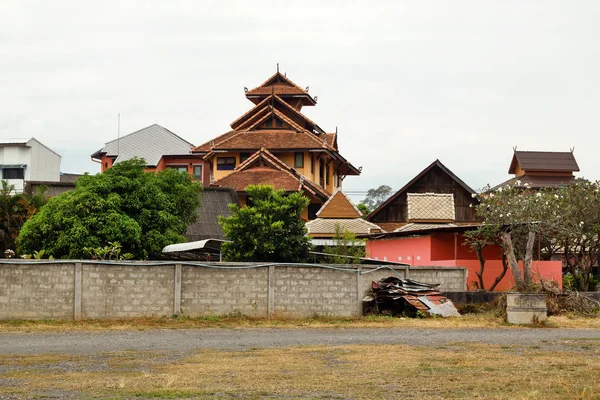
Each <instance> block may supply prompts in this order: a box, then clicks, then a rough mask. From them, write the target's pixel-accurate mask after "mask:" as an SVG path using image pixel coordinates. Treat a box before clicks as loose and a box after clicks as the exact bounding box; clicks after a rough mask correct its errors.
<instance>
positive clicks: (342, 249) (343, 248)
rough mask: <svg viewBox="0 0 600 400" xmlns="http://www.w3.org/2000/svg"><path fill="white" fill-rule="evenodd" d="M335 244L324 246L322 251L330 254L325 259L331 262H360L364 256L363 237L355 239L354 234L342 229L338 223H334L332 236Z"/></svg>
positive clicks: (364, 242)
mask: <svg viewBox="0 0 600 400" xmlns="http://www.w3.org/2000/svg"><path fill="white" fill-rule="evenodd" d="M333 240H334V241H335V245H333V246H326V247H325V248H324V249H323V252H324V253H327V254H330V255H329V256H327V257H326V258H325V261H326V262H328V263H332V264H360V259H361V258H362V257H365V244H366V242H367V241H366V240H365V239H357V238H356V234H355V233H352V232H349V231H348V230H345V231H342V228H341V226H340V224H336V225H335V235H334V236H333Z"/></svg>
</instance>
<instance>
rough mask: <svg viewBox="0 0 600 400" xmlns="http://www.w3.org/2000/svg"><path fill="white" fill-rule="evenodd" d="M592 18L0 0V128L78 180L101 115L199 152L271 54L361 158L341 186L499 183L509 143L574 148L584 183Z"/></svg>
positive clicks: (484, 9)
mask: <svg viewBox="0 0 600 400" xmlns="http://www.w3.org/2000/svg"><path fill="white" fill-rule="evenodd" d="M599 21H600V2H599V1H596V0H590V1H567V0H564V1H549V0H546V1H542V0H540V1H535V2H534V1H502V2H501V1H481V0H474V1H457V0H453V1H410V2H409V1H376V2H375V1H373V2H352V1H340V2H334V1H324V0H320V1H309V0H302V1H296V2H287V1H274V2H263V1H252V2H233V1H214V2H212V1H189V2H176V1H162V0H161V1H156V2H151V1H139V2H134V1H125V2H122V1H94V2H92V1H82V0H77V1H52V2H50V1H39V2H28V1H24V0H15V1H12V0H0V137H30V136H33V137H36V138H37V139H38V140H40V141H41V142H42V143H44V144H46V145H47V146H49V147H51V148H52V149H54V150H56V151H57V152H58V153H59V154H61V155H62V167H61V169H62V171H63V172H75V173H81V172H84V171H88V172H91V173H96V172H98V171H99V165H98V164H95V163H93V162H92V161H91V160H90V154H92V153H93V152H94V151H96V150H98V149H100V148H101V147H103V145H104V143H105V142H107V141H109V140H112V139H115V138H116V137H117V114H118V113H121V134H122V135H124V134H127V133H130V132H133V131H135V130H138V129H140V128H143V127H145V126H148V125H151V124H153V123H158V124H161V125H162V126H164V127H166V128H168V129H170V130H172V131H173V132H175V133H177V134H178V135H180V136H182V137H183V138H185V139H187V140H188V141H190V142H192V143H194V144H201V143H203V142H206V141H208V140H210V139H211V138H213V137H215V136H217V135H219V134H222V133H224V132H226V131H228V129H229V124H230V123H231V122H232V121H233V120H235V119H236V118H237V117H238V116H240V115H241V114H243V113H244V112H246V111H247V110H248V109H250V107H251V106H252V103H250V102H249V101H248V100H246V98H245V97H244V91H243V88H244V86H247V87H248V88H253V87H255V86H257V85H259V84H261V83H262V82H263V81H264V80H265V79H266V78H268V77H269V76H270V75H272V74H273V73H274V72H275V68H276V64H277V63H280V68H281V71H282V72H286V73H287V76H288V77H289V78H290V79H292V80H293V81H294V82H296V83H297V84H298V85H300V86H301V87H305V86H310V93H311V94H312V95H313V96H315V95H316V96H318V104H317V106H316V107H306V108H304V109H303V112H305V113H306V114H307V115H308V117H309V118H311V119H313V120H314V121H315V122H317V123H318V124H319V125H320V126H321V127H322V128H323V129H325V130H327V131H329V132H333V131H335V127H336V126H337V127H338V131H339V138H338V142H339V147H340V151H341V153H342V155H344V156H345V157H346V158H347V159H348V160H350V161H351V162H352V163H353V164H354V165H356V166H362V167H363V174H362V175H361V176H360V177H348V178H347V179H346V180H345V181H344V189H346V190H353V191H355V190H367V189H369V188H373V187H377V186H379V185H381V184H387V185H390V186H392V188H393V189H396V190H397V189H399V188H400V187H402V186H403V185H404V184H405V183H406V182H408V181H409V180H410V179H411V178H412V177H414V176H415V175H416V174H417V173H418V172H420V171H421V170H422V169H423V168H425V167H426V166H427V165H429V164H430V163H431V162H432V161H434V160H435V159H436V158H437V159H440V160H441V161H442V162H443V163H444V164H445V165H446V166H447V167H449V168H450V169H451V170H452V171H454V172H455V173H456V174H457V175H458V176H459V177H460V178H462V179H463V180H464V181H465V182H466V183H467V184H468V185H470V186H471V187H473V188H474V189H479V188H481V187H483V186H484V185H485V184H487V183H490V184H497V183H500V182H502V181H504V180H506V179H508V178H509V175H508V167H509V164H510V161H511V157H512V152H513V147H514V146H517V147H518V149H520V150H548V151H568V150H569V149H570V148H572V147H574V148H575V157H576V159H577V161H578V163H579V166H580V168H581V173H580V174H579V175H580V176H584V177H586V178H589V179H594V180H595V179H600V77H599V73H600V40H599V39H600V22H599ZM358 197H361V196H358ZM354 198H357V197H356V196H355V197H354Z"/></svg>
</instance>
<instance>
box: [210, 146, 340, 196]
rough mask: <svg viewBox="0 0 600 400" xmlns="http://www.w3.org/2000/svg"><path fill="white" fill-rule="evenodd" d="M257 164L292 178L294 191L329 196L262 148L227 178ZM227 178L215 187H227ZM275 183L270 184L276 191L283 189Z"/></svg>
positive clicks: (219, 181) (242, 182) (218, 182)
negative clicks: (302, 190)
mask: <svg viewBox="0 0 600 400" xmlns="http://www.w3.org/2000/svg"><path fill="white" fill-rule="evenodd" d="M259 162H260V163H261V164H263V165H260V166H261V167H264V166H265V165H264V164H265V163H266V164H267V167H268V166H270V167H271V169H273V170H276V171H282V172H285V173H287V174H288V175H289V176H290V177H292V178H293V179H294V180H295V181H296V189H294V190H300V189H301V188H302V189H304V190H306V191H307V192H309V193H311V194H313V195H315V196H317V197H320V198H322V199H327V198H329V196H330V193H329V192H328V191H326V190H325V189H323V188H322V187H321V186H319V185H318V184H316V183H314V182H312V181H311V180H310V179H308V178H306V177H305V176H304V175H302V174H301V173H300V172H299V171H298V170H296V169H295V168H294V167H292V166H291V165H289V164H288V163H286V162H285V161H283V160H280V159H279V158H277V157H276V156H275V155H273V154H272V153H271V152H270V151H268V150H266V149H264V148H262V149H260V150H258V151H257V152H256V153H254V154H252V155H251V156H250V157H249V158H248V159H247V160H246V161H244V162H243V163H241V164H240V165H238V167H237V168H236V169H235V171H234V172H232V173H231V174H230V175H228V176H227V177H229V176H231V175H234V174H237V173H238V172H242V171H246V170H250V169H252V170H254V168H256V164H257V163H259ZM227 177H225V178H222V179H219V180H218V181H217V182H215V185H218V186H229V185H230V183H227V181H224V179H226V178H227ZM240 179H241V178H240ZM223 182H226V183H223ZM264 183H265V184H269V182H264ZM276 183H277V182H273V183H270V184H271V185H273V186H274V187H275V188H276V189H284V188H283V187H281V188H280V187H278V186H276ZM239 184H240V185H243V184H244V180H242V181H240V183H239ZM246 186H248V184H246ZM246 186H243V187H246ZM233 187H236V188H239V187H242V186H236V185H233ZM238 190H239V189H238ZM285 190H288V189H285Z"/></svg>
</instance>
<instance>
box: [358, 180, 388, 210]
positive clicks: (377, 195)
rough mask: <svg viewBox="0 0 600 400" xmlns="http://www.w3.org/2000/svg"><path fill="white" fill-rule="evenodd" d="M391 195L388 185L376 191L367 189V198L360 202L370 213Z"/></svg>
mask: <svg viewBox="0 0 600 400" xmlns="http://www.w3.org/2000/svg"><path fill="white" fill-rule="evenodd" d="M391 193H392V188H391V187H389V186H388V185H381V186H379V187H378V188H376V189H369V191H368V192H367V196H366V197H365V199H364V200H363V201H362V203H363V204H364V205H365V206H367V208H368V209H369V210H370V211H373V210H375V209H376V208H377V207H379V206H380V205H381V204H382V203H383V202H384V201H386V200H387V199H388V197H390V194H391Z"/></svg>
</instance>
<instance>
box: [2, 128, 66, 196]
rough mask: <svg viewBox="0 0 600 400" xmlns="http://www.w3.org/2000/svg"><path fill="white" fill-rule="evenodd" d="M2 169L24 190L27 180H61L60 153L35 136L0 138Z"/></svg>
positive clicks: (16, 186) (12, 183) (17, 187)
mask: <svg viewBox="0 0 600 400" xmlns="http://www.w3.org/2000/svg"><path fill="white" fill-rule="evenodd" d="M0 170H1V171H0V172H1V173H0V178H1V179H3V180H5V181H7V182H8V183H9V184H11V185H14V186H15V190H16V191H17V192H22V191H23V188H24V186H25V182H26V181H40V182H59V181H60V155H58V154H57V153H56V152H54V151H53V150H51V149H50V148H48V147H46V146H44V145H43V144H42V143H40V142H39V141H38V140H36V139H35V138H8V139H2V138H0Z"/></svg>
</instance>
